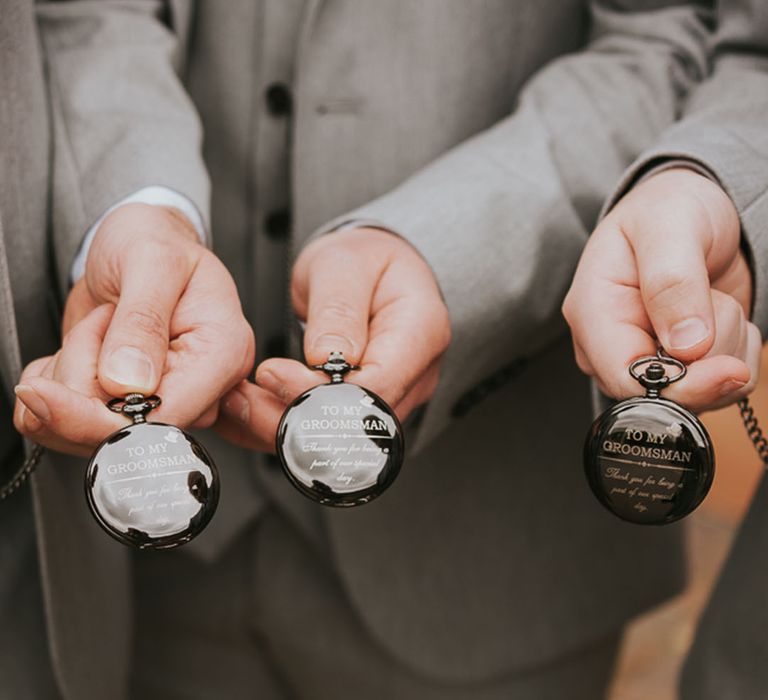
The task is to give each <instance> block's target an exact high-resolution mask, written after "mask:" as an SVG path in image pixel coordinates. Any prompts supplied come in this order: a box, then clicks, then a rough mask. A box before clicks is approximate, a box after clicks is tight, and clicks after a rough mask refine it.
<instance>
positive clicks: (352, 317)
mask: <svg viewBox="0 0 768 700" xmlns="http://www.w3.org/2000/svg"><path fill="white" fill-rule="evenodd" d="M384 264H385V263H383V262H382V261H381V260H377V259H375V258H372V257H370V256H365V255H361V254H359V253H357V252H355V251H352V250H349V249H347V248H344V247H340V246H339V247H326V248H325V249H324V250H322V251H321V252H319V253H317V254H315V255H313V256H312V257H311V261H310V262H306V263H304V262H303V261H301V260H300V261H299V262H298V263H297V265H296V269H295V273H294V276H293V281H292V288H293V292H292V295H293V296H294V298H296V297H298V298H302V297H303V298H304V299H306V306H307V314H306V321H307V325H306V328H305V330H304V354H305V357H306V358H307V362H308V363H309V364H321V363H322V362H325V360H326V359H328V355H329V354H330V353H331V352H334V351H338V352H341V353H343V354H344V357H345V359H346V360H347V361H348V362H350V363H352V364H356V363H358V362H359V361H360V358H361V357H362V353H363V350H364V348H365V345H366V342H367V339H368V319H369V318H370V315H371V299H372V297H373V293H374V289H375V287H376V285H377V283H378V280H379V276H380V275H381V273H382V269H383V266H384ZM340 270H344V274H343V275H342V274H339V271H340ZM297 306H301V302H298V303H297Z"/></svg>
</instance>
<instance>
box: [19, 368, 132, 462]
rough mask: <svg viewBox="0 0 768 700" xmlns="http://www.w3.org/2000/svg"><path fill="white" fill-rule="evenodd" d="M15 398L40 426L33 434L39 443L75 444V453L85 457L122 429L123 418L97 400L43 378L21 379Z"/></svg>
mask: <svg viewBox="0 0 768 700" xmlns="http://www.w3.org/2000/svg"><path fill="white" fill-rule="evenodd" d="M16 395H17V396H18V397H19V399H20V400H21V401H22V402H23V403H24V404H25V406H26V407H27V410H30V411H32V412H33V413H34V414H35V416H36V417H37V418H38V419H39V420H40V422H41V423H42V424H43V425H42V428H41V429H40V430H38V431H36V433H35V440H36V441H38V442H40V443H41V444H46V445H50V444H52V443H51V441H53V444H70V445H76V446H79V447H78V451H77V454H88V453H89V452H90V451H91V450H92V449H93V448H94V447H95V446H96V445H98V444H99V443H100V442H101V441H102V440H103V439H104V438H106V437H107V436H108V435H109V434H110V433H112V432H114V431H115V430H118V429H120V428H122V427H125V419H124V418H122V417H121V416H119V415H118V414H116V413H113V412H112V411H110V410H109V409H108V408H107V407H106V406H105V405H104V402H103V401H101V400H100V399H98V398H95V397H89V396H84V395H83V394H80V393H79V392H77V391H74V390H73V389H70V388H69V387H66V386H64V385H63V384H61V383H59V382H57V381H54V380H52V379H48V378H46V377H42V376H37V377H28V378H25V379H24V384H23V385H19V387H17V391H16ZM68 451H70V450H68Z"/></svg>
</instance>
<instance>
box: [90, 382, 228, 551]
mask: <svg viewBox="0 0 768 700" xmlns="http://www.w3.org/2000/svg"><path fill="white" fill-rule="evenodd" d="M134 396H136V395H134ZM151 398H153V397H150V399H151ZM150 399H144V398H143V397H141V399H136V400H133V401H131V400H130V397H127V398H126V399H125V400H121V401H120V402H117V401H112V402H110V408H112V409H113V410H119V411H121V412H123V413H125V414H126V415H131V416H132V417H133V419H134V424H133V425H129V426H126V427H125V428H123V429H121V430H118V431H117V432H115V433H113V434H112V435H110V436H109V437H108V438H107V439H106V440H104V442H102V443H101V445H99V447H98V448H97V449H96V452H95V453H94V455H93V457H92V458H91V461H90V463H89V464H88V468H87V470H86V475H85V492H86V498H87V501H88V505H89V506H90V508H91V511H92V512H93V515H94V517H95V518H96V521H97V522H98V523H99V524H100V525H101V526H102V527H103V528H104V530H106V531H107V533H109V534H110V535H111V536H112V537H114V538H115V539H117V540H119V541H120V542H122V543H123V544H127V545H131V546H134V547H137V548H139V549H168V548H171V547H176V546H179V545H181V544H184V543H186V542H189V541H190V540H191V539H192V538H194V537H195V536H196V535H198V534H199V533H200V532H201V531H202V530H203V529H204V528H205V526H206V525H207V524H208V522H209V521H210V519H211V518H212V517H213V514H214V512H215V510H216V506H217V504H218V499H219V481H218V473H217V470H216V466H215V464H214V462H213V460H212V459H211V457H210V455H209V454H208V453H207V452H206V450H205V448H204V447H203V446H202V445H201V444H200V443H199V442H197V440H195V438H193V437H192V436H191V435H189V434H188V433H186V432H184V431H183V430H181V429H180V428H177V427H176V426H173V425H167V424H165V423H153V422H146V420H145V418H144V415H145V414H146V413H147V412H148V411H149V410H151V408H154V406H155V405H157V404H158V403H159V400H158V401H157V402H156V403H155V404H154V405H150V404H148V403H147V402H148V401H149V400H150ZM142 401H143V402H144V404H143V405H142V404H141V402H142ZM142 408H143V410H142Z"/></svg>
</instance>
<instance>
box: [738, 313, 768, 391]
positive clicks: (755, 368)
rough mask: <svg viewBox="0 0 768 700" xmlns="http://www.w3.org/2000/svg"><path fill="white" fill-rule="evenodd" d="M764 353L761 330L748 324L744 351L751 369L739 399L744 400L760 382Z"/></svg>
mask: <svg viewBox="0 0 768 700" xmlns="http://www.w3.org/2000/svg"><path fill="white" fill-rule="evenodd" d="M762 352H763V338H762V336H761V334H760V329H759V328H758V327H757V326H756V325H755V324H754V323H747V345H746V349H745V351H744V356H743V360H744V362H745V363H746V365H747V367H748V368H749V381H748V382H747V385H746V386H745V387H744V388H743V389H742V390H741V395H740V396H738V397H737V399H741V398H744V396H747V395H749V394H751V393H752V392H753V391H754V390H755V387H756V386H757V383H758V381H759V380H760V360H761V358H762Z"/></svg>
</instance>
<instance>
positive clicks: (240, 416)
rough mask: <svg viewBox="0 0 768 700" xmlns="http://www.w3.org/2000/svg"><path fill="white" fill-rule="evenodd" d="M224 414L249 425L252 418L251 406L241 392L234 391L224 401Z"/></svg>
mask: <svg viewBox="0 0 768 700" xmlns="http://www.w3.org/2000/svg"><path fill="white" fill-rule="evenodd" d="M224 413H226V414H227V415H228V416H230V417H231V418H234V419H235V420H236V421H239V422H240V423H243V424H244V425H248V422H249V420H250V418H251V404H249V403H248V399H246V398H245V396H243V395H242V394H241V393H240V392H239V391H232V392H230V394H229V396H227V398H226V400H225V401H224Z"/></svg>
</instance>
